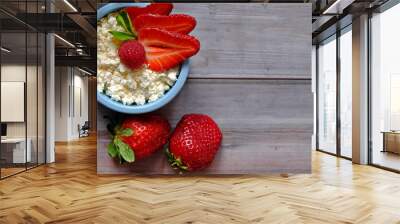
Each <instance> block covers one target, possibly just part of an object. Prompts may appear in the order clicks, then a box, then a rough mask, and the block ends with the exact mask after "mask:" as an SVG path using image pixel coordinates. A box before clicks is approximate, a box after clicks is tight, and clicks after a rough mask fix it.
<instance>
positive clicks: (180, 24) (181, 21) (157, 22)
mask: <svg viewBox="0 0 400 224" xmlns="http://www.w3.org/2000/svg"><path fill="white" fill-rule="evenodd" d="M133 26H134V27H135V30H136V31H137V32H139V31H140V30H141V29H143V28H159V29H162V30H166V31H171V32H177V33H183V34H188V33H190V31H192V30H193V29H194V27H195V26H196V20H195V19H194V18H193V17H192V16H189V15H184V14H174V15H169V16H163V15H151V14H143V15H140V16H138V17H136V19H135V20H134V21H133Z"/></svg>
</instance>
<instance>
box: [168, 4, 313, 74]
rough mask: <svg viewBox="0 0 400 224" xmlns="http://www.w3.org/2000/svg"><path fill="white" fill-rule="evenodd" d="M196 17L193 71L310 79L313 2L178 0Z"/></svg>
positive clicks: (184, 10)
mask: <svg viewBox="0 0 400 224" xmlns="http://www.w3.org/2000/svg"><path fill="white" fill-rule="evenodd" d="M173 12H174V13H186V14H189V15H192V16H194V17H195V18H196V20H197V26H196V28H195V30H194V31H193V32H192V33H191V34H192V35H194V36H196V37H197V38H198V39H199V40H200V42H201V50H200V52H199V54H198V55H196V56H195V57H193V58H192V59H191V61H192V67H191V75H201V76H203V77H214V76H218V77H221V76H223V77H253V76H255V77H264V78H279V77H281V78H309V79H310V78H311V72H310V71H311V58H310V52H311V25H310V21H311V4H294V3H290V4H284V3H282V4H268V3H267V4H266V3H247V4H243V3H232V4H226V3H225V4H221V3H212V4H210V3H203V4H200V3H176V4H174V11H173Z"/></svg>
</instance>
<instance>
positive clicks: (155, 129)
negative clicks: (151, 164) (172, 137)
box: [108, 115, 171, 162]
mask: <svg viewBox="0 0 400 224" xmlns="http://www.w3.org/2000/svg"><path fill="white" fill-rule="evenodd" d="M170 129H171V127H170V125H169V123H168V121H167V120H166V119H165V118H163V117H161V116H157V115H143V116H134V117H129V118H126V119H125V120H123V122H122V124H121V125H120V126H117V128H116V129H114V131H113V132H114V133H113V135H114V136H113V142H112V144H113V145H114V147H115V148H116V150H117V152H115V151H114V153H113V151H111V152H110V146H109V151H108V153H109V155H110V156H112V157H116V156H118V157H119V158H120V159H121V161H126V162H134V161H136V160H141V159H143V158H146V157H148V156H150V155H151V154H153V153H154V152H156V151H157V150H159V149H161V148H162V147H163V146H164V145H165V144H166V143H167V141H168V137H169V133H170ZM121 141H122V143H121ZM112 144H111V145H112ZM111 147H112V146H111ZM124 147H127V150H128V152H129V150H131V151H132V152H133V154H134V156H133V159H129V157H128V158H127V159H126V156H125V157H124V155H123V152H122V150H123V149H121V148H124ZM111 150H112V149H111ZM129 153H130V152H129ZM121 157H122V158H121Z"/></svg>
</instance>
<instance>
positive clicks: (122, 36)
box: [109, 31, 136, 41]
mask: <svg viewBox="0 0 400 224" xmlns="http://www.w3.org/2000/svg"><path fill="white" fill-rule="evenodd" d="M109 32H110V33H111V34H112V35H113V37H114V38H115V39H117V40H119V41H126V40H132V39H135V38H136V36H134V35H133V34H131V33H124V32H120V31H109Z"/></svg>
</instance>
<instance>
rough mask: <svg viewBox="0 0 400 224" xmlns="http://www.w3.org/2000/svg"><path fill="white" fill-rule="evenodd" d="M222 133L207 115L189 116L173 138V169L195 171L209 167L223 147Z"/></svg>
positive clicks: (171, 141)
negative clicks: (221, 146)
mask: <svg viewBox="0 0 400 224" xmlns="http://www.w3.org/2000/svg"><path fill="white" fill-rule="evenodd" d="M221 141H222V133H221V130H220V129H219V127H218V125H217V124H216V123H215V122H214V121H213V120H212V119H211V118H210V117H209V116H207V115H202V114H187V115H185V116H183V117H182V119H181V120H180V121H179V123H178V125H177V126H176V128H175V131H174V133H173V134H172V136H171V139H170V143H169V151H167V156H168V160H169V162H170V164H171V166H172V167H175V168H180V169H182V170H188V171H195V170H201V169H204V168H206V167H208V166H209V165H210V164H211V162H212V161H213V160H214V157H215V155H216V153H217V151H218V149H219V147H220V145H221Z"/></svg>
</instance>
